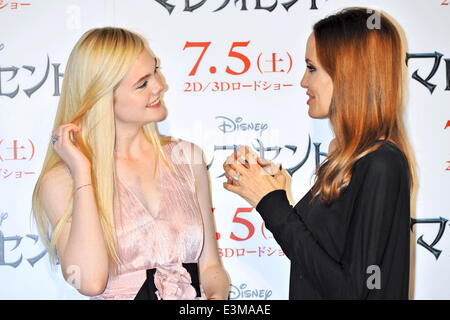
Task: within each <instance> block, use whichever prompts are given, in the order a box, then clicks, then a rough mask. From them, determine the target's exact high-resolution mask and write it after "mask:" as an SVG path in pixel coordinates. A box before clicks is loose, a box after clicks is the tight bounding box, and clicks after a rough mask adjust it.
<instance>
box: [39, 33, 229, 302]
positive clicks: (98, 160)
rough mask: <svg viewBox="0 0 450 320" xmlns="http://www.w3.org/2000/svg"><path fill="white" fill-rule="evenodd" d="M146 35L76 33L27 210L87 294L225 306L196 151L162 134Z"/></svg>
mask: <svg viewBox="0 0 450 320" xmlns="http://www.w3.org/2000/svg"><path fill="white" fill-rule="evenodd" d="M164 88H165V86H164V83H163V79H162V76H161V74H160V73H159V72H158V66H157V59H156V58H155V56H154V55H153V54H152V52H151V50H150V48H149V46H148V44H147V42H146V40H145V39H144V38H143V37H141V36H139V35H138V34H135V33H133V32H131V31H128V30H125V29H121V28H110V27H107V28H98V29H92V30H90V31H88V32H86V33H85V34H84V35H83V36H82V37H81V39H80V40H79V41H78V42H77V44H76V45H75V47H74V49H73V50H72V53H71V55H70V57H69V60H68V62H67V67H66V71H65V76H64V81H63V87H62V92H61V98H60V101H59V105H58V111H57V114H56V119H55V123H54V129H53V134H52V139H51V144H50V145H49V148H48V151H47V155H46V158H45V162H44V165H43V169H42V172H41V175H40V177H39V180H38V182H37V184H36V187H35V190H34V193H33V212H34V215H35V219H36V221H37V225H38V227H39V229H40V234H41V236H42V237H43V239H44V240H47V241H46V244H47V246H48V249H49V251H50V253H51V254H52V256H53V257H54V258H55V257H58V258H59V261H60V263H61V269H62V272H63V275H64V277H65V278H66V279H68V277H69V276H72V278H70V279H71V280H72V281H73V277H74V276H77V277H78V279H77V281H75V283H74V284H75V285H76V287H77V289H78V290H79V292H80V293H82V294H84V295H88V296H92V297H93V298H95V299H206V298H207V299H226V298H227V296H228V287H229V282H228V276H227V274H226V272H225V270H224V268H223V266H222V263H221V260H220V258H219V256H218V249H217V242H216V238H215V226H214V221H213V217H212V212H211V208H212V204H211V196H210V190H209V180H208V172H207V168H206V165H205V162H204V160H203V156H202V151H201V150H200V149H199V148H198V147H196V146H195V145H193V144H191V143H188V142H185V141H175V140H172V139H170V138H168V137H163V136H160V135H159V133H158V131H157V127H156V123H157V122H158V121H161V120H163V119H164V118H165V117H166V109H165V107H164V105H163V101H162V94H163V91H164Z"/></svg>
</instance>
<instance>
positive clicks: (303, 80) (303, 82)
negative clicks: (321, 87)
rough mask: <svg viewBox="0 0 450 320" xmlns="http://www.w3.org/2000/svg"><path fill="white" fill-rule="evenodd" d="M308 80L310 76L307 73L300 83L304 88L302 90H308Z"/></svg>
mask: <svg viewBox="0 0 450 320" xmlns="http://www.w3.org/2000/svg"><path fill="white" fill-rule="evenodd" d="M307 78H308V75H307V72H305V73H304V74H303V78H302V81H301V82H300V85H301V86H302V88H305V89H308V79H307Z"/></svg>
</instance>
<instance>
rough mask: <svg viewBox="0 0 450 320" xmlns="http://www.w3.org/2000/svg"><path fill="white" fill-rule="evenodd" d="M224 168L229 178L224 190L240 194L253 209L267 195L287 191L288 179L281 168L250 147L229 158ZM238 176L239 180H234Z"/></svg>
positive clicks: (243, 148)
mask: <svg viewBox="0 0 450 320" xmlns="http://www.w3.org/2000/svg"><path fill="white" fill-rule="evenodd" d="M223 168H224V170H225V176H226V177H227V182H225V183H224V184H223V186H224V188H225V189H227V190H228V191H231V192H234V193H236V194H238V195H239V196H241V197H242V198H244V199H245V200H247V201H248V203H250V205H252V206H253V207H256V205H257V204H258V202H259V201H260V200H261V199H262V198H263V197H264V196H265V195H266V194H268V193H270V192H272V191H274V190H279V189H284V190H286V189H287V185H286V181H287V179H286V176H285V175H284V173H283V171H282V170H281V169H280V166H277V165H275V164H273V163H271V162H270V161H267V160H265V159H261V158H259V157H258V156H257V155H256V154H255V153H254V152H251V151H250V149H249V148H248V147H239V148H238V150H237V151H236V152H234V153H233V154H232V155H231V156H229V157H228V158H227V160H226V161H225V163H224V165H223ZM236 175H237V176H238V180H236V179H233V177H235V176H236Z"/></svg>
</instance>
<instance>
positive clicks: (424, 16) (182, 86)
mask: <svg viewBox="0 0 450 320" xmlns="http://www.w3.org/2000/svg"><path fill="white" fill-rule="evenodd" d="M448 3H449V1H448V0H397V1H388V0H385V1H383V0H367V1H364V0H358V1H356V0H354V1H352V0H340V1H338V0H299V1H296V0H278V1H277V0H263V1H258V0H247V1H245V0H239V1H229V0H192V1H189V0H186V1H181V0H166V1H163V0H146V1H144V0H140V1H139V0H131V1H113V0H105V1H87V0H86V1H81V0H72V1H68V0H59V1H44V0H40V1H38V0H23V1H20V0H17V2H12V1H9V0H2V1H0V25H1V30H2V32H1V36H0V299H86V297H85V296H82V295H80V294H79V293H78V292H77V291H76V290H75V289H74V288H73V287H71V286H69V285H68V284H67V283H66V282H65V281H64V280H63V278H62V276H61V272H60V268H59V266H58V267H57V268H56V272H55V271H53V270H52V269H51V267H50V263H49V259H48V254H47V253H46V251H45V249H44V247H43V244H42V242H41V240H40V238H39V236H38V233H37V230H36V227H35V225H34V224H33V223H32V219H31V218H30V217H31V215H30V211H31V195H32V191H33V187H34V185H35V182H36V180H37V178H38V176H39V173H40V170H41V166H42V163H43V160H44V156H45V152H46V148H47V146H48V143H49V139H50V135H51V129H52V124H53V120H54V116H55V112H56V108H57V103H58V99H59V95H60V92H61V84H62V80H63V77H64V70H65V66H66V62H67V59H68V57H69V53H70V51H71V49H72V48H73V46H74V45H75V43H76V41H77V40H78V39H79V38H80V37H81V35H82V34H83V33H84V32H86V31H87V30H88V29H91V28H94V27H103V26H117V27H125V28H128V29H130V30H133V31H136V32H138V33H140V34H142V35H143V36H144V37H146V38H147V39H148V41H149V43H150V46H151V48H152V50H153V52H154V54H155V55H156V56H157V57H158V58H159V60H160V65H161V73H162V74H163V76H164V78H165V81H166V82H167V84H168V91H167V92H166V93H165V95H164V102H165V105H166V106H167V109H168V117H167V119H166V120H165V121H163V122H161V123H160V125H159V129H160V132H161V133H163V134H166V135H171V136H174V137H177V138H181V139H184V140H188V141H192V142H194V143H196V144H197V145H199V146H200V147H201V148H203V150H204V152H205V155H206V158H207V162H208V166H209V173H210V176H211V188H212V196H213V206H214V210H213V215H214V218H215V221H216V226H217V238H218V243H219V247H220V249H219V251H220V255H221V257H222V260H223V263H224V265H225V268H226V270H227V271H228V273H229V275H230V278H231V284H232V286H231V291H230V298H231V299H287V298H288V283H289V260H288V259H287V258H286V257H285V255H284V253H283V251H282V249H281V248H280V246H279V245H278V244H277V242H276V241H275V240H274V239H273V236H272V234H271V233H270V231H268V230H267V229H266V228H265V226H264V224H263V221H262V219H261V218H260V217H259V215H258V213H257V212H256V211H255V210H254V209H253V208H251V207H250V205H249V204H248V203H246V202H245V201H244V200H242V199H240V198H239V197H238V196H236V195H234V194H232V193H228V192H226V191H225V190H224V189H223V187H222V183H223V181H224V180H225V179H224V177H223V174H224V172H223V168H222V163H223V162H224V160H225V158H226V157H227V156H228V155H229V154H230V153H231V152H232V151H233V147H234V146H235V145H238V144H246V145H249V146H251V148H252V149H253V150H254V151H256V152H259V153H260V154H261V155H262V156H264V157H266V158H268V159H271V160H273V161H275V162H277V163H282V165H283V167H284V168H287V169H288V170H289V172H290V173H291V174H292V193H293V196H294V200H295V201H296V202H297V201H298V200H300V199H301V198H302V197H303V195H304V194H305V193H306V192H307V191H308V190H309V188H311V186H312V183H313V173H314V170H315V169H316V168H317V166H318V165H319V164H320V163H321V162H322V161H323V160H324V159H325V157H326V155H327V150H328V145H329V142H330V140H331V139H332V132H331V129H330V125H329V122H328V120H326V119H325V120H312V119H311V118H309V117H308V112H307V104H306V100H307V96H306V94H305V93H306V90H305V89H303V88H301V86H300V81H301V78H302V76H303V73H304V71H305V62H304V59H305V47H306V41H307V38H308V36H309V34H310V33H311V31H312V25H313V24H314V23H315V22H316V21H318V20H320V19H322V18H324V17H325V16H327V15H328V14H331V13H334V12H336V11H338V10H339V9H342V8H344V7H349V6H365V7H369V8H372V9H374V10H376V9H381V10H384V11H386V12H387V13H389V14H390V15H391V16H393V17H394V18H395V19H396V20H397V22H398V23H399V24H400V25H401V26H402V27H403V29H404V31H405V34H406V37H407V40H408V43H409V48H408V76H409V100H408V104H407V112H406V114H405V122H406V125H407V130H408V134H409V137H410V139H411V142H412V145H413V147H414V151H415V155H416V158H417V163H418V173H419V183H420V188H419V191H418V196H417V199H416V205H415V210H414V211H413V216H412V220H411V224H412V232H411V235H412V246H411V247H412V258H411V260H412V265H413V267H412V276H411V278H412V279H411V280H412V281H411V285H412V290H411V291H412V297H413V298H415V299H448V298H450V291H449V290H448V286H449V284H450V274H449V272H448V270H449V269H450V231H449V230H448V229H449V227H448V221H447V219H449V217H450V212H449V190H450V143H449V141H450V42H449V31H448V30H449V29H450V19H449V17H450V5H449V4H448ZM372 13H373V14H372V15H371V16H370V17H371V18H370V19H369V20H368V26H372V27H376V23H377V12H376V11H372ZM368 276H369V275H368ZM381 276H382V275H381Z"/></svg>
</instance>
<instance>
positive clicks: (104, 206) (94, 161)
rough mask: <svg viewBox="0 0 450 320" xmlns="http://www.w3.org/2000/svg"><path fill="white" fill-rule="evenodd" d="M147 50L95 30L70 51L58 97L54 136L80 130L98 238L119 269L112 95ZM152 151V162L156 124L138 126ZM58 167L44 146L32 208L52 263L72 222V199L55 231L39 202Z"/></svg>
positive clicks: (126, 37)
mask: <svg viewBox="0 0 450 320" xmlns="http://www.w3.org/2000/svg"><path fill="white" fill-rule="evenodd" d="M144 49H146V50H149V51H150V49H149V47H148V43H147V41H146V40H145V39H144V38H143V37H142V36H140V35H138V34H136V33H134V32H131V31H129V30H126V29H122V28H112V27H105V28H96V29H91V30H89V31H87V32H86V33H85V34H83V36H82V37H81V38H80V40H79V41H78V42H77V43H76V45H75V47H74V48H73V50H72V52H71V54H70V57H69V60H68V62H67V66H66V70H65V75H64V80H63V85H62V90H61V97H60V100H59V104H58V110H57V113H56V117H55V122H54V125H53V130H55V129H56V128H57V127H58V126H60V125H62V124H65V123H74V124H76V125H78V126H79V127H81V131H80V132H79V133H78V134H77V136H76V141H77V144H78V145H79V147H80V149H81V151H82V152H83V153H84V155H85V156H86V157H87V158H88V159H89V160H90V161H91V166H92V186H93V189H94V194H95V199H96V202H97V208H98V213H99V217H100V222H101V226H102V230H103V237H104V240H105V244H106V249H107V252H108V256H109V258H110V262H112V263H113V265H114V266H116V265H117V264H119V263H120V258H119V254H118V247H117V239H116V233H115V224H114V215H113V197H114V185H115V184H114V182H115V165H114V147H115V124H114V111H113V110H114V109H113V103H114V89H115V88H116V86H117V85H118V84H119V82H120V81H121V80H122V79H123V78H124V76H125V74H126V73H127V72H128V70H129V69H130V68H131V66H132V65H133V63H134V62H135V61H136V59H137V57H138V56H139V54H140V53H141V52H142V50H144ZM143 131H144V134H145V136H146V137H147V139H148V140H149V141H151V142H152V145H153V148H154V149H155V160H156V158H157V157H158V154H162V156H163V160H164V162H166V163H167V159H166V157H165V155H164V152H163V150H162V147H161V143H162V140H161V136H160V135H159V133H158V130H157V127H156V124H155V123H149V124H146V125H145V126H143ZM62 162H63V161H62V160H61V158H60V157H59V156H58V155H57V154H56V152H55V151H54V150H53V148H52V146H51V145H50V144H49V146H48V149H47V154H46V156H45V161H44V164H43V167H42V170H41V173H40V176H39V179H38V180H37V183H36V186H35V188H34V192H33V199H32V208H33V214H34V218H35V221H36V224H37V227H38V231H39V234H40V236H41V239H42V240H43V242H44V244H45V246H46V248H47V250H48V251H49V253H50V257H51V258H52V261H53V262H54V261H56V256H57V255H56V242H57V240H58V238H59V237H60V234H61V231H62V228H63V226H64V225H65V224H66V223H67V222H68V220H69V219H70V217H71V216H72V210H73V194H72V198H71V200H70V203H69V206H68V208H67V210H66V211H65V213H64V215H63V216H62V218H61V219H60V220H59V222H58V223H57V225H56V227H55V229H54V230H51V226H50V223H49V220H48V217H47V214H46V212H45V210H44V207H43V205H42V202H41V199H40V195H39V193H40V189H41V182H42V177H43V176H44V175H45V174H46V173H47V172H48V171H49V170H50V169H52V168H54V167H55V166H57V165H59V164H61V163H62Z"/></svg>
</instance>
